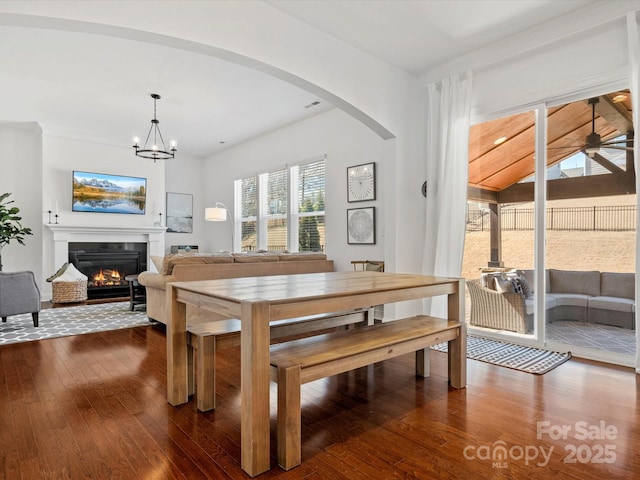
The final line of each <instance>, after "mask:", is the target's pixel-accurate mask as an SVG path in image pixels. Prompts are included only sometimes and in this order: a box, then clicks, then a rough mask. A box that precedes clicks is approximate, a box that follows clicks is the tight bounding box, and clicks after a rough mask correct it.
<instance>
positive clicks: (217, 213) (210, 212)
mask: <svg viewBox="0 0 640 480" xmlns="http://www.w3.org/2000/svg"><path fill="white" fill-rule="evenodd" d="M204 219H205V220H206V221H207V222H224V221H226V220H227V209H226V208H222V207H209V208H205V209H204Z"/></svg>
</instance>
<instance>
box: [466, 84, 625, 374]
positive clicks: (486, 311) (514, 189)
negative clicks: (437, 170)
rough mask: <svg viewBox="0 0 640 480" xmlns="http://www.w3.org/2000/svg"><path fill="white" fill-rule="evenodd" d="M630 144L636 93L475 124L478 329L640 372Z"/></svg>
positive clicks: (469, 272)
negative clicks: (638, 363) (637, 364)
mask: <svg viewBox="0 0 640 480" xmlns="http://www.w3.org/2000/svg"><path fill="white" fill-rule="evenodd" d="M632 139H633V124H632V121H631V100H630V96H629V92H628V91H626V90H621V91H615V92H611V91H610V92H607V93H602V94H594V95H591V96H588V97H586V98H582V99H575V100H572V101H570V102H564V103H560V102H559V103H557V104H549V105H541V106H540V107H539V108H536V109H533V110H530V111H525V112H518V113H514V114H512V115H508V116H504V117H500V118H495V119H490V120H487V121H484V122H480V123H478V124H476V125H474V126H473V127H472V128H471V131H470V145H469V188H468V212H467V233H466V242H465V254H464V260H463V276H464V277H465V279H467V282H468V283H469V288H468V297H467V302H468V303H467V312H468V322H469V326H470V332H471V333H474V332H475V333H480V334H482V335H484V336H491V337H498V338H508V339H510V340H511V341H516V342H519V343H524V344H530V345H537V346H542V347H548V348H552V349H557V350H562V351H567V350H571V351H572V352H573V353H574V354H575V355H578V356H582V357H586V358H592V359H596V360H602V361H607V362H612V363H618V364H622V365H634V361H635V360H634V356H635V351H636V340H635V300H634V299H633V297H634V280H635V252H636V240H635V238H636V209H637V197H636V193H635V170H634V160H633V151H632V148H630V146H631V145H632ZM538 152H539V153H538ZM534 272H535V273H534Z"/></svg>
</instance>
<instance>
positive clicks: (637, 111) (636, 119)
mask: <svg viewBox="0 0 640 480" xmlns="http://www.w3.org/2000/svg"><path fill="white" fill-rule="evenodd" d="M627 39H628V43H629V68H630V72H629V83H630V91H631V108H632V109H633V114H632V115H633V130H634V132H637V131H638V125H640V98H639V96H640V43H639V42H640V40H639V38H638V22H637V20H636V12H629V13H627ZM639 154H640V147H639V146H638V136H637V135H636V136H635V137H634V142H633V165H634V168H635V170H636V204H637V194H638V192H640V176H639V175H638V172H639V170H638V155H639ZM636 210H637V212H636V225H640V208H637V209H636ZM639 232H640V229H638V228H636V303H637V299H638V298H640V295H639V294H640V282H638V271H640V255H638V245H640V236H639ZM636 316H637V308H636ZM636 323H637V319H636ZM639 346H640V329H638V327H637V326H636V372H637V373H640V348H638V347H639Z"/></svg>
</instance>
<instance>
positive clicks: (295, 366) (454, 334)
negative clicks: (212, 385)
mask: <svg viewBox="0 0 640 480" xmlns="http://www.w3.org/2000/svg"><path fill="white" fill-rule="evenodd" d="M454 340H455V341H454ZM445 341H448V342H450V343H449V354H450V357H449V375H450V382H451V384H452V385H453V386H458V387H459V386H463V385H464V378H462V377H463V376H464V372H465V369H464V368H463V366H462V365H455V366H452V363H453V362H454V361H455V360H454V359H455V358H456V357H455V355H461V354H462V352H461V351H460V348H466V345H464V346H463V342H466V333H465V331H464V329H463V328H462V326H461V324H460V323H459V322H458V321H455V320H451V321H448V320H445V319H440V318H435V317H429V316H425V315H419V316H416V317H410V318H405V319H401V320H395V321H391V322H387V323H381V324H377V325H374V326H369V327H366V328H360V329H354V330H349V331H342V332H335V333H329V334H324V335H319V336H315V337H311V338H306V339H300V340H294V341H291V342H286V343H281V344H277V345H272V346H271V360H270V363H271V379H272V380H273V381H276V382H277V383H278V420H277V425H278V433H277V439H278V463H279V465H280V466H281V467H282V468H284V469H285V470H289V469H290V468H293V467H295V466H297V465H300V461H301V412H300V387H301V385H302V384H304V383H308V382H312V381H314V380H317V379H319V378H323V377H328V376H331V375H337V374H339V373H343V372H346V371H349V370H353V369H356V368H360V367H363V366H366V365H369V364H372V363H375V362H380V361H382V360H387V359H389V358H393V357H397V356H399V355H404V354H407V353H411V352H416V374H417V375H420V376H428V366H427V364H428V351H427V350H426V349H427V348H428V347H430V346H432V345H436V344H438V343H441V342H445ZM452 355H453V356H452ZM463 358H466V357H463ZM452 367H453V369H452ZM456 369H457V370H456ZM456 372H457V373H456ZM456 375H457V376H459V377H460V378H452V377H455V376H456Z"/></svg>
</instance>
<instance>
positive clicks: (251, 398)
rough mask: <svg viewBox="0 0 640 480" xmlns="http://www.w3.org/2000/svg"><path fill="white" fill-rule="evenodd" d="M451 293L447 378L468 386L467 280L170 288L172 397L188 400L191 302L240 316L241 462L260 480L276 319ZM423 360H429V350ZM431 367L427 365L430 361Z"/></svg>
mask: <svg viewBox="0 0 640 480" xmlns="http://www.w3.org/2000/svg"><path fill="white" fill-rule="evenodd" d="M438 295H447V296H448V302H447V304H448V319H449V320H457V321H459V322H460V323H461V331H462V332H463V334H462V335H460V337H459V338H458V339H457V340H455V341H452V342H450V348H449V382H450V384H451V385H452V386H453V387H456V388H463V387H464V386H465V385H466V333H465V332H466V328H465V326H464V280H463V279H459V278H444V277H432V276H424V275H414V274H400V273H380V272H329V273H308V274H300V275H275V276H263V277H244V278H233V279H221V280H202V281H191V282H177V283H170V284H168V285H167V302H168V303H167V307H168V308H169V309H170V316H169V318H168V322H167V330H166V335H167V400H168V402H169V403H170V404H171V405H180V404H183V403H186V402H187V401H188V382H187V376H188V371H187V368H188V362H187V343H186V326H187V322H188V318H187V305H190V306H191V308H194V307H195V308H196V309H203V310H206V311H211V312H215V313H217V314H221V315H223V316H226V317H230V318H239V319H240V320H241V333H240V337H241V341H240V344H241V345H240V365H241V466H242V469H243V470H244V471H245V472H246V473H248V474H249V475H250V476H252V477H254V476H256V475H259V474H260V473H263V472H265V471H267V470H269V469H270V445H269V428H270V399H269V392H270V385H269V382H270V371H269V346H270V330H269V324H270V322H272V321H276V320H281V319H287V318H296V317H303V316H306V315H313V314H321V313H328V312H338V311H348V310H356V309H361V308H369V307H371V306H372V305H381V304H390V303H396V302H402V301H407V300H417V299H421V298H426V297H432V296H438ZM424 357H426V358H427V360H426V361H427V362H428V355H425V356H424ZM425 369H427V370H428V365H426V366H425Z"/></svg>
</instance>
